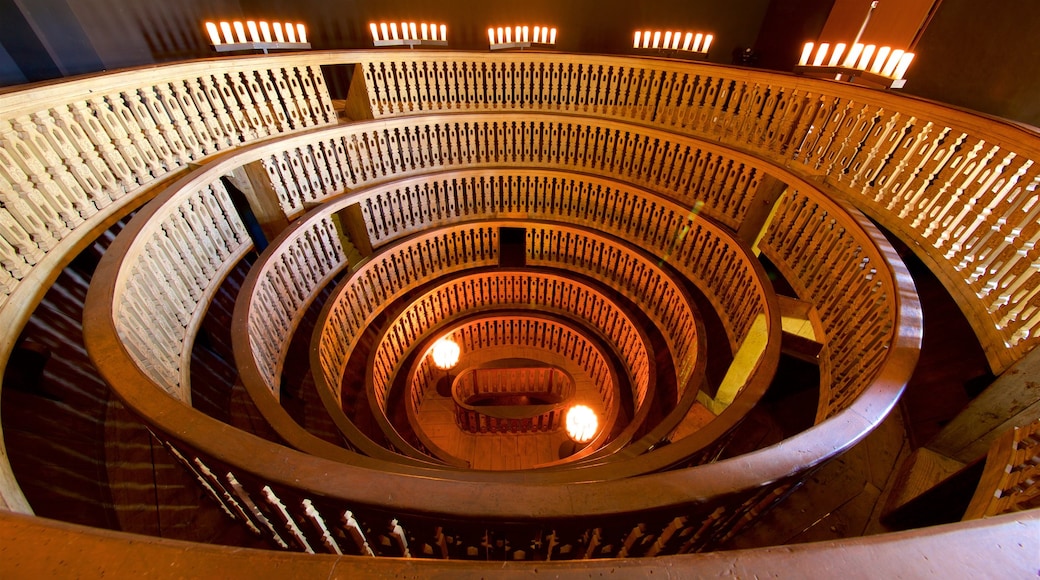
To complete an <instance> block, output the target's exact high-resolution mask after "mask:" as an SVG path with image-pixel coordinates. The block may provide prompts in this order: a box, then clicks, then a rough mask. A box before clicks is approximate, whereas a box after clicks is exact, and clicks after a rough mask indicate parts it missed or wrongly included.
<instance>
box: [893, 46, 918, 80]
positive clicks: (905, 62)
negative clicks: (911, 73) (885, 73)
mask: <svg viewBox="0 0 1040 580" xmlns="http://www.w3.org/2000/svg"><path fill="white" fill-rule="evenodd" d="M912 60H914V53H912V52H904V53H903V56H902V57H901V58H900V59H899V64H898V65H896V70H895V71H894V72H893V73H892V78H894V79H896V80H901V79H902V78H903V77H904V76H905V75H906V69H907V68H909V67H910V61H912Z"/></svg>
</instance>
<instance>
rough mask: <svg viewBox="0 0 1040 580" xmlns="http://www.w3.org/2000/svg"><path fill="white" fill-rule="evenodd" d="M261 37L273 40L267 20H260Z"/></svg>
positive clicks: (268, 40)
mask: <svg viewBox="0 0 1040 580" xmlns="http://www.w3.org/2000/svg"><path fill="white" fill-rule="evenodd" d="M372 26H375V25H374V24H373V25H372ZM260 37H261V38H263V39H264V42H271V25H270V24H268V23H267V21H266V20H261V21H260Z"/></svg>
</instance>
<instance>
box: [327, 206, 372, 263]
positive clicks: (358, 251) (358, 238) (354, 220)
mask: <svg viewBox="0 0 1040 580" xmlns="http://www.w3.org/2000/svg"><path fill="white" fill-rule="evenodd" d="M332 223H334V224H335V225H336V232H337V233H339V239H340V244H341V245H342V246H343V249H344V250H346V251H347V263H348V264H350V267H351V268H353V267H354V266H355V265H356V264H357V263H358V262H360V261H361V260H362V259H364V258H367V257H368V256H371V255H372V240H371V238H369V237H368V228H367V227H366V226H365V216H364V214H363V213H362V212H361V204H360V203H354V204H350V205H348V206H347V207H345V208H343V209H341V210H339V211H338V212H336V213H334V214H332ZM350 248H353V249H354V252H353V254H354V255H351V250H350Z"/></svg>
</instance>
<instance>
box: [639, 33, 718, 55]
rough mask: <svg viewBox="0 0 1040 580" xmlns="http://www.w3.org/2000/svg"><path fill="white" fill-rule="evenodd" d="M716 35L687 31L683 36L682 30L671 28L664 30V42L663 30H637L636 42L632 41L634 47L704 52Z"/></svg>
mask: <svg viewBox="0 0 1040 580" xmlns="http://www.w3.org/2000/svg"><path fill="white" fill-rule="evenodd" d="M714 38H715V37H714V36H713V35H711V34H705V33H703V32H687V33H686V35H685V36H683V33H682V32H679V31H676V32H672V31H671V30H666V31H664V42H663V43H662V42H661V31H660V30H655V31H653V32H651V31H649V30H646V31H640V30H637V31H636V38H635V42H633V43H632V48H649V49H656V50H682V51H686V52H703V53H707V52H708V49H709V48H711V41H712V40H714Z"/></svg>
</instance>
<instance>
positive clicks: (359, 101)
mask: <svg viewBox="0 0 1040 580" xmlns="http://www.w3.org/2000/svg"><path fill="white" fill-rule="evenodd" d="M343 114H344V115H345V116H346V118H347V120H348V121H364V120H367V119H374V118H375V116H374V115H373V114H372V99H371V97H370V96H369V93H368V83H366V82H365V69H364V67H363V66H362V65H360V64H355V65H354V74H353V75H352V76H351V77H350V89H348V90H347V102H346V103H345V104H344V107H343Z"/></svg>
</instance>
